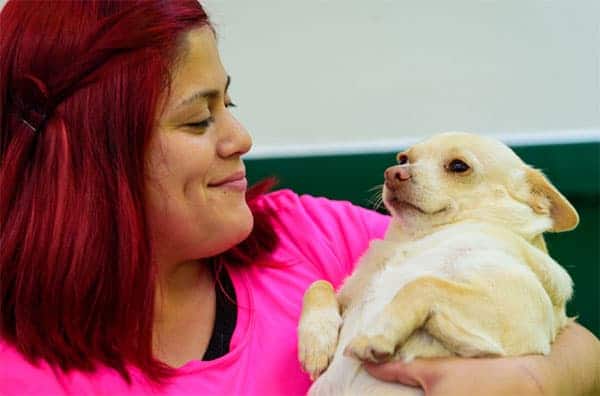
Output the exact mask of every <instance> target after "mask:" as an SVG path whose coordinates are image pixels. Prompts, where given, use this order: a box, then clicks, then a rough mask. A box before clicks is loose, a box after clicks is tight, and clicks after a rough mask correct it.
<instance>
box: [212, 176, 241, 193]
mask: <svg viewBox="0 0 600 396" xmlns="http://www.w3.org/2000/svg"><path fill="white" fill-rule="evenodd" d="M208 187H219V188H228V189H232V190H238V191H246V189H247V188H248V180H247V179H246V172H243V171H240V172H236V173H234V174H232V175H231V176H228V177H226V178H225V179H223V180H220V181H218V182H216V183H209V184H208Z"/></svg>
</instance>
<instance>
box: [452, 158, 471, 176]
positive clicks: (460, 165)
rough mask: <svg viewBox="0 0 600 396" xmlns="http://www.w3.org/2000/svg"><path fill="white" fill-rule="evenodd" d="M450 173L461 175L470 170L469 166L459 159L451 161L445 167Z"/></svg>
mask: <svg viewBox="0 0 600 396" xmlns="http://www.w3.org/2000/svg"><path fill="white" fill-rule="evenodd" d="M447 168H448V170H449V171H450V172H454V173H463V172H466V171H468V170H469V169H471V167H470V166H469V165H467V164H466V163H465V162H464V161H461V160H459V159H453V160H452V161H450V163H449V164H448V166H447Z"/></svg>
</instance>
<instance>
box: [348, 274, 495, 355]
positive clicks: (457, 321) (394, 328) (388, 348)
mask: <svg viewBox="0 0 600 396" xmlns="http://www.w3.org/2000/svg"><path fill="white" fill-rule="evenodd" d="M481 300H483V296H482V294H481V293H480V292H479V291H477V290H476V289H474V288H473V287H471V286H469V285H466V284H462V283H457V282H453V281H449V280H445V279H440V278H436V277H431V276H424V277H422V278H418V279H415V280H414V281H412V282H410V283H408V284H406V285H405V286H404V287H402V288H401V289H400V290H399V291H398V292H397V293H396V295H395V296H394V298H393V300H392V301H391V302H390V303H388V304H387V305H386V306H385V308H384V309H383V310H382V311H381V312H380V313H379V314H378V315H377V316H376V317H375V320H373V321H372V322H370V323H369V327H368V328H366V329H364V330H363V331H362V332H360V333H359V334H358V335H357V336H356V337H354V338H353V339H352V340H351V341H350V343H349V344H348V345H347V346H346V348H345V350H344V353H345V354H346V355H347V356H351V357H354V358H357V359H359V360H362V361H372V362H382V361H385V360H388V359H390V358H391V357H392V356H393V355H394V354H395V352H396V349H397V348H398V347H399V346H401V345H403V344H404V343H405V342H406V340H407V339H408V337H409V336H411V334H413V332H414V331H415V330H417V329H419V328H424V329H425V330H426V331H427V332H428V333H429V334H431V335H432V336H434V337H435V338H437V339H438V340H439V341H440V342H441V343H442V344H443V345H444V346H446V347H447V348H448V350H450V351H452V352H455V353H458V354H459V355H461V356H482V355H488V356H499V355H504V354H505V353H504V351H503V350H502V347H501V346H500V345H499V344H498V343H497V342H495V340H493V339H491V338H489V337H487V336H486V335H485V332H482V331H479V327H476V326H475V327H474V328H472V329H470V328H465V327H464V326H463V325H462V324H461V323H465V322H466V320H464V317H463V315H462V314H461V311H460V310H457V309H456V307H462V308H464V307H467V306H469V304H470V305H471V306H472V305H474V304H476V303H477V302H478V301H481ZM465 310H466V309H465ZM482 311H483V310H482ZM486 319H488V318H482V320H484V321H485V320H486Z"/></svg>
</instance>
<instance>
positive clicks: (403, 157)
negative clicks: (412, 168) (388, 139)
mask: <svg viewBox="0 0 600 396" xmlns="http://www.w3.org/2000/svg"><path fill="white" fill-rule="evenodd" d="M396 160H398V165H404V164H406V163H408V155H406V154H398V156H397V157H396Z"/></svg>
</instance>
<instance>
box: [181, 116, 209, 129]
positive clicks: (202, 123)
mask: <svg viewBox="0 0 600 396" xmlns="http://www.w3.org/2000/svg"><path fill="white" fill-rule="evenodd" d="M214 120H215V119H214V118H213V117H208V118H207V119H205V120H202V121H199V122H190V123H188V124H185V126H187V127H190V128H196V129H206V128H208V127H209V126H210V124H212V123H213V121H214Z"/></svg>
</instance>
